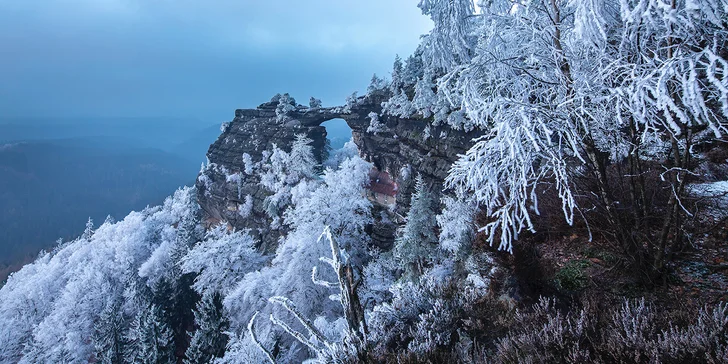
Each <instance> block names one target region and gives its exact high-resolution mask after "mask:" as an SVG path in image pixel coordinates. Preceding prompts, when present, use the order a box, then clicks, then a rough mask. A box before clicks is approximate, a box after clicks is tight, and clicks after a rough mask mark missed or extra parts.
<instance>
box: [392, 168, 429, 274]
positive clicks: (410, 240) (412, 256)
mask: <svg viewBox="0 0 728 364" xmlns="http://www.w3.org/2000/svg"><path fill="white" fill-rule="evenodd" d="M433 204H434V199H433V197H432V193H431V192H430V190H429V188H428V186H427V185H426V184H425V182H424V180H423V178H422V176H421V175H418V176H417V179H416V183H415V193H414V194H413V195H412V201H411V204H410V210H409V212H408V213H407V217H406V223H405V225H404V226H403V227H402V228H401V230H400V231H399V232H398V236H397V239H396V240H395V243H394V256H395V258H396V259H397V261H398V262H399V263H400V265H401V266H402V267H403V268H404V270H405V277H407V278H408V279H416V278H417V277H419V276H420V275H421V274H422V273H423V272H424V267H425V264H426V262H427V261H428V260H429V259H431V258H432V257H433V253H434V251H435V248H436V243H437V236H436V235H435V228H436V227H437V221H436V219H435V211H434V206H433Z"/></svg>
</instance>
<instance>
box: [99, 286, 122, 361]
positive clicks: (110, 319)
mask: <svg viewBox="0 0 728 364" xmlns="http://www.w3.org/2000/svg"><path fill="white" fill-rule="evenodd" d="M124 324H125V323H124V316H123V312H122V310H121V302H120V301H115V302H112V303H110V304H108V305H107V306H106V307H105V308H104V310H103V311H101V314H100V315H99V319H98V321H97V322H96V325H94V326H95V332H94V336H93V341H94V347H95V348H96V359H97V360H98V361H99V362H101V363H104V364H107V363H109V364H117V363H123V362H124V361H123V360H124V343H125V338H124Z"/></svg>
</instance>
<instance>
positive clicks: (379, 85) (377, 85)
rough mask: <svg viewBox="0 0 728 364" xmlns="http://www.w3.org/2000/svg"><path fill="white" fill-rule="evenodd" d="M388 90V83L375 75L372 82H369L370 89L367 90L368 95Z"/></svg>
mask: <svg viewBox="0 0 728 364" xmlns="http://www.w3.org/2000/svg"><path fill="white" fill-rule="evenodd" d="M386 89H387V81H386V80H385V79H383V78H381V77H379V76H377V74H376V73H375V74H374V75H373V76H372V80H371V82H369V87H368V88H367V93H370V94H371V93H373V92H377V91H382V90H386Z"/></svg>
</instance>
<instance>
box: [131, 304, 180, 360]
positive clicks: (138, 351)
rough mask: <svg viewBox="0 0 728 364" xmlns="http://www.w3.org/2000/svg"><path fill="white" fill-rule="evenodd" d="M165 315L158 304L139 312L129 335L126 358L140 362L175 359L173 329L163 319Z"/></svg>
mask: <svg viewBox="0 0 728 364" xmlns="http://www.w3.org/2000/svg"><path fill="white" fill-rule="evenodd" d="M163 316H164V315H163V312H162V310H161V309H160V308H159V307H158V306H157V305H151V306H150V307H148V308H147V309H143V310H140V311H139V312H138V313H137V315H136V316H135V317H134V320H133V321H132V324H131V328H130V329H129V333H128V335H127V339H128V340H129V345H128V346H127V350H126V355H125V358H126V360H128V361H130V362H133V363H140V364H161V363H170V362H173V361H175V360H174V343H173V337H172V331H171V330H170V329H169V327H168V326H167V325H166V323H165V322H164V321H163Z"/></svg>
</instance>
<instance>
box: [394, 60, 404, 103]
mask: <svg viewBox="0 0 728 364" xmlns="http://www.w3.org/2000/svg"><path fill="white" fill-rule="evenodd" d="M404 86H405V84H404V66H403V64H402V58H400V57H399V55H397V56H396V57H395V58H394V65H393V66H392V85H391V90H392V92H393V93H395V94H396V93H397V92H398V91H399V90H401V89H402V88H403V87H404Z"/></svg>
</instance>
